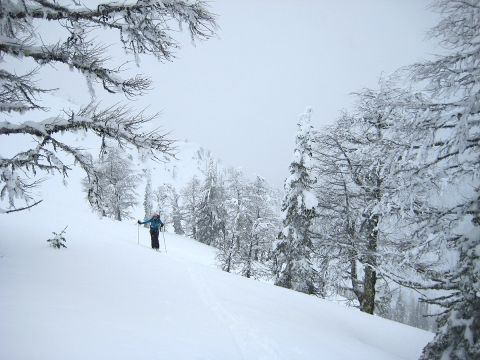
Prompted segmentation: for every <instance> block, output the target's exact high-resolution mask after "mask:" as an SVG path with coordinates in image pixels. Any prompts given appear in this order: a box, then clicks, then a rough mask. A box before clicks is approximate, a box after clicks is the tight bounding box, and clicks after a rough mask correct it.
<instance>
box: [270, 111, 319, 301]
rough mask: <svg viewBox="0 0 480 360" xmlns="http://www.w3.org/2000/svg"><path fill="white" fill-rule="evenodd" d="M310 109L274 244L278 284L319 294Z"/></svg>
mask: <svg viewBox="0 0 480 360" xmlns="http://www.w3.org/2000/svg"><path fill="white" fill-rule="evenodd" d="M311 114H312V111H311V109H307V111H306V112H305V113H304V114H302V115H301V116H300V120H299V123H298V131H297V135H296V141H295V151H294V160H293V161H292V163H291V164H290V176H289V177H288V178H287V180H286V181H285V193H286V195H285V198H284V200H283V206H282V210H283V212H284V214H285V215H284V216H285V218H284V220H283V230H282V231H281V233H280V235H279V236H278V240H277V241H276V243H275V244H274V257H275V265H274V274H275V284H276V285H279V286H283V287H286V288H289V289H294V290H297V291H301V292H304V293H308V294H315V293H317V273H316V270H315V268H314V265H313V263H312V254H313V251H314V249H313V243H312V237H311V224H312V221H313V219H314V218H315V217H316V207H317V199H316V198H315V195H314V194H313V192H312V190H313V184H314V183H315V178H314V177H313V174H312V172H311V166H312V165H313V164H312V145H313V144H312V142H313V127H312V125H311Z"/></svg>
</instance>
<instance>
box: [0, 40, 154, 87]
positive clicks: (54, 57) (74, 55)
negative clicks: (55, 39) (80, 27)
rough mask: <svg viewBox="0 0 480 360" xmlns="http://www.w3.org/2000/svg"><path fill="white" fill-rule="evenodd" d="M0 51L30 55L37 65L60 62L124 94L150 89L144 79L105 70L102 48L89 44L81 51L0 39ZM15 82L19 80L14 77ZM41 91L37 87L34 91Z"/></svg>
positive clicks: (66, 47) (57, 45)
mask: <svg viewBox="0 0 480 360" xmlns="http://www.w3.org/2000/svg"><path fill="white" fill-rule="evenodd" d="M1 52H4V53H7V54H10V55H13V56H17V57H22V56H26V57H31V58H33V59H35V61H37V62H38V63H39V64H41V65H44V64H48V63H51V62H60V63H64V64H66V65H68V66H70V67H71V68H74V69H77V70H79V71H80V72H82V73H83V74H85V75H86V76H88V78H89V79H92V77H93V78H94V79H96V80H98V81H99V82H101V84H102V86H103V88H104V89H105V90H107V91H108V92H110V93H118V92H123V93H124V94H126V95H127V96H136V95H141V94H143V93H144V92H145V91H147V90H148V89H149V88H150V80H149V79H148V78H145V77H142V76H137V77H135V78H132V79H127V80H123V79H121V78H120V77H119V76H118V74H119V73H120V69H119V68H117V69H109V68H107V67H105V66H104V63H105V61H106V59H104V58H102V57H101V55H102V52H103V48H102V47H100V46H89V47H85V48H83V49H82V50H80V51H79V50H78V49H77V48H72V47H70V46H68V45H67V44H66V43H63V44H62V43H58V44H56V45H53V46H31V45H24V44H20V43H16V42H14V41H11V42H3V43H2V42H0V53H1ZM17 82H19V81H18V80H17ZM40 91H42V90H40V89H37V91H36V92H40Z"/></svg>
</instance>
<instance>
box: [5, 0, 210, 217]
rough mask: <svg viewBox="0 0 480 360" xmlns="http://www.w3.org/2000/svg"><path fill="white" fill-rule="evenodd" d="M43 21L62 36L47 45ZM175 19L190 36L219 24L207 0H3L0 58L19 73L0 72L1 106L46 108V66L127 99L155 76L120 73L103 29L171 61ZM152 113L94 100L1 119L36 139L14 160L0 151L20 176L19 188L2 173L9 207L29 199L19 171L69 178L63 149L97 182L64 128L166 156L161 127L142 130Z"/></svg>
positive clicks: (168, 144)
mask: <svg viewBox="0 0 480 360" xmlns="http://www.w3.org/2000/svg"><path fill="white" fill-rule="evenodd" d="M46 22H50V23H53V24H54V25H55V24H56V25H58V26H57V27H58V28H59V29H58V30H59V31H58V36H59V40H58V41H57V40H56V41H55V42H54V43H44V41H43V39H44V37H42V32H44V31H45V29H44V27H43V25H44V24H45V23H46ZM175 22H177V23H178V24H179V25H181V24H184V25H186V26H187V27H188V29H189V31H190V34H191V37H192V39H199V40H204V39H208V38H210V37H211V36H212V35H213V34H214V30H215V29H216V24H215V17H214V15H213V14H212V13H210V12H209V11H208V9H207V5H206V3H204V2H202V1H184V0H137V1H125V2H121V3H119V2H111V1H107V2H103V3H98V5H97V6H96V7H93V8H88V7H87V6H85V5H83V4H82V3H81V2H77V1H73V2H59V1H53V0H26V1H23V0H4V1H1V2H0V60H1V61H9V62H12V64H13V65H16V66H19V67H21V68H22V71H21V72H18V73H17V72H16V71H15V70H13V71H12V70H8V71H7V70H3V69H2V70H0V111H1V112H3V113H6V112H9V113H12V112H16V113H20V114H23V113H25V112H27V111H29V110H43V111H46V112H47V111H48V109H47V108H46V106H44V105H43V104H42V100H43V99H42V95H44V94H45V93H46V92H48V91H52V90H53V89H45V88H42V87H40V86H38V85H36V78H41V76H42V70H43V68H44V66H46V65H52V66H55V67H58V68H59V70H61V69H62V66H63V68H64V69H71V70H76V71H78V72H80V73H81V74H82V75H84V76H85V78H86V80H87V85H88V91H89V92H90V94H91V97H92V99H93V98H94V97H95V96H96V94H95V84H98V85H100V86H99V87H100V88H101V89H103V90H104V91H105V93H106V94H109V93H120V94H124V95H125V96H126V97H127V98H129V99H130V98H134V97H137V96H141V95H143V94H144V93H145V92H146V91H148V90H149V89H150V88H151V82H150V79H149V78H148V77H145V76H143V75H141V74H137V75H135V76H132V77H129V78H123V77H122V76H121V75H122V71H123V67H124V65H125V64H123V65H118V64H117V65H112V63H111V62H112V59H111V57H110V56H109V54H108V48H109V46H108V44H102V43H100V42H99V40H98V39H99V36H98V35H99V33H100V32H104V31H107V30H108V31H110V32H112V33H116V34H117V36H118V38H119V40H120V44H121V46H122V47H123V49H124V51H125V52H126V53H127V54H130V55H133V57H134V58H135V59H138V55H139V54H147V55H153V56H155V57H156V58H157V59H159V60H171V59H173V57H174V54H173V52H174V50H175V49H176V48H177V47H178V43H177V42H176V41H175V39H174V38H173V37H172V34H174V33H175V31H174V30H172V24H173V23H175ZM49 31H51V30H49ZM25 59H30V60H33V61H34V62H35V63H36V64H37V66H36V67H35V68H34V69H32V70H31V71H27V72H25V70H23V69H24V68H25V65H24V61H25ZM137 65H138V62H137ZM9 68H15V66H13V67H9ZM62 86H65V82H62V83H58V84H54V86H53V88H61V87H62ZM25 116H26V115H24V117H25ZM154 117H155V116H147V115H145V114H143V113H141V112H140V113H135V112H133V111H130V110H128V109H127V108H126V107H124V106H121V105H119V106H113V107H110V108H107V109H100V108H99V107H98V105H89V106H86V107H83V108H81V109H80V110H79V111H70V112H65V113H63V114H60V115H59V114H49V115H48V116H46V118H47V119H46V120H44V121H41V122H33V121H24V122H22V123H20V124H19V123H15V124H14V123H10V122H7V121H2V122H0V135H10V136H12V135H31V136H33V138H34V140H35V143H34V145H33V146H32V147H31V148H30V149H27V150H25V151H23V152H22V153H18V154H14V155H13V156H12V157H10V158H4V157H1V156H0V173H3V174H7V173H6V172H4V171H5V170H6V169H9V171H10V172H11V173H12V174H13V173H14V172H16V173H15V174H16V175H15V176H14V178H15V179H17V180H16V181H17V186H16V187H13V186H12V178H8V181H9V183H8V184H7V183H6V182H5V181H7V176H6V175H2V182H1V183H0V185H2V183H5V185H4V186H3V188H4V191H3V193H4V194H5V195H3V196H4V197H7V194H8V198H9V206H10V207H14V200H18V199H23V200H28V197H26V195H25V194H26V193H27V192H26V191H25V190H27V189H28V185H26V184H27V183H28V181H26V180H24V179H23V178H22V177H25V178H28V176H35V175H36V174H37V171H38V170H42V171H46V172H49V173H57V172H58V173H60V174H62V175H63V176H66V175H67V173H68V171H70V164H66V163H64V161H65V160H64V159H65V156H60V153H63V154H64V155H65V154H66V155H68V156H70V157H71V158H73V160H74V163H75V164H78V165H79V166H80V167H82V168H83V170H84V171H85V172H86V174H87V178H88V179H89V182H91V183H93V184H94V183H96V182H97V183H98V179H96V177H97V174H96V173H95V170H94V167H93V165H92V160H91V155H90V154H88V153H85V152H84V151H83V150H82V149H79V148H76V147H74V146H72V145H71V144H68V143H66V142H63V141H62V140H60V137H59V136H57V135H60V134H62V133H63V132H77V131H79V130H82V131H84V130H85V131H89V132H91V133H93V134H95V135H96V136H98V137H100V138H101V139H102V143H103V144H105V139H112V140H114V141H116V142H117V144H118V145H119V146H120V147H125V146H127V145H132V146H133V147H135V148H137V149H139V150H145V152H147V153H150V155H152V156H153V157H154V158H157V159H159V158H161V157H163V158H166V157H169V156H170V155H171V154H172V150H173V148H172V141H170V140H168V139H167V138H166V135H165V134H161V133H160V132H158V131H157V130H154V131H151V132H147V131H144V130H142V129H143V127H144V125H146V123H148V122H149V121H151V120H153V119H154ZM19 171H20V175H19V173H18V172H19ZM12 176H13V175H12ZM34 184H35V183H34ZM12 189H15V191H13V190H12Z"/></svg>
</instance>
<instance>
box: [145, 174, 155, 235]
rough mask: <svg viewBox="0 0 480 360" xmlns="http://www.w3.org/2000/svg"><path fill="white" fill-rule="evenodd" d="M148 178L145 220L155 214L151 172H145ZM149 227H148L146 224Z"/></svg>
mask: <svg viewBox="0 0 480 360" xmlns="http://www.w3.org/2000/svg"><path fill="white" fill-rule="evenodd" d="M145 175H146V177H147V184H146V185H145V194H144V195H143V210H144V212H145V215H144V219H150V217H151V216H152V214H153V203H152V197H153V192H152V176H151V174H150V171H148V170H147V171H145ZM145 226H146V227H147V226H148V225H147V224H145Z"/></svg>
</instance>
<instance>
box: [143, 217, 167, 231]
mask: <svg viewBox="0 0 480 360" xmlns="http://www.w3.org/2000/svg"><path fill="white" fill-rule="evenodd" d="M138 223H139V224H150V229H152V230H158V227H162V226H163V222H162V220H160V218H151V219H150V220H145V221H143V222H141V221H139V222H138Z"/></svg>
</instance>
